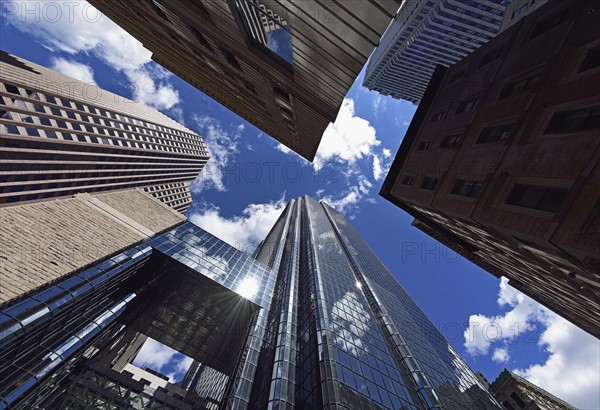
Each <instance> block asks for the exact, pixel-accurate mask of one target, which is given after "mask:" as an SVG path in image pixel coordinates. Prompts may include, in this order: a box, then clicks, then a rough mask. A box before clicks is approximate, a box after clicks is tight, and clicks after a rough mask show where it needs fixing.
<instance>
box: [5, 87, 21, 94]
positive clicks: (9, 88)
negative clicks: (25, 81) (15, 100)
mask: <svg viewBox="0 0 600 410" xmlns="http://www.w3.org/2000/svg"><path fill="white" fill-rule="evenodd" d="M4 85H5V86H6V91H8V92H9V93H11V94H17V95H18V94H20V93H19V89H18V88H17V87H15V86H14V85H10V84H4Z"/></svg>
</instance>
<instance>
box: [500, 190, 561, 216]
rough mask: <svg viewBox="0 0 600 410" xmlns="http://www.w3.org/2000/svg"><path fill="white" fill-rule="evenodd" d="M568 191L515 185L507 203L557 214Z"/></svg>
mask: <svg viewBox="0 0 600 410" xmlns="http://www.w3.org/2000/svg"><path fill="white" fill-rule="evenodd" d="M568 191H569V190H568V189H567V188H557V187H543V186H536V185H525V184H515V186H514V187H513V189H512V191H511V192H510V194H509V195H508V198H507V199H506V203H507V204H508V205H515V206H522V207H524V208H530V209H537V210H540V211H546V212H556V211H557V210H558V208H559V207H560V205H561V204H562V203H563V201H564V199H565V197H566V196H567V193H568Z"/></svg>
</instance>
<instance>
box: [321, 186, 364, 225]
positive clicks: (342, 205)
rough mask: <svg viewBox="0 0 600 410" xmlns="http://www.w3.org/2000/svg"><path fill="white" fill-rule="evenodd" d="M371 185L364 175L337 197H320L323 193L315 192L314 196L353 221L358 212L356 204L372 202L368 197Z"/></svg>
mask: <svg viewBox="0 0 600 410" xmlns="http://www.w3.org/2000/svg"><path fill="white" fill-rule="evenodd" d="M372 187H373V184H372V183H371V181H369V179H368V178H367V177H365V176H364V175H359V177H358V181H357V183H356V184H355V185H352V186H350V188H349V190H347V191H345V192H342V193H341V194H338V195H331V194H330V195H325V196H321V195H322V194H323V192H324V191H322V190H319V191H317V193H316V195H317V197H318V199H319V200H320V201H323V202H325V203H327V204H328V205H329V206H331V207H332V208H334V209H336V210H337V211H338V212H341V213H343V214H345V215H346V217H347V218H348V219H350V220H352V219H354V217H355V216H356V213H357V212H358V204H359V203H360V202H361V201H362V200H365V198H366V200H367V201H369V202H373V201H374V200H373V199H372V198H370V197H369V193H370V192H371V188H372Z"/></svg>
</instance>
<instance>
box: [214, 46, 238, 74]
mask: <svg viewBox="0 0 600 410" xmlns="http://www.w3.org/2000/svg"><path fill="white" fill-rule="evenodd" d="M219 51H220V52H221V55H222V56H223V57H225V60H227V62H228V63H229V64H231V65H232V66H234V67H235V68H237V69H238V70H241V69H242V67H240V63H238V61H237V58H235V56H234V55H233V54H231V52H230V51H229V50H227V49H226V48H224V47H219Z"/></svg>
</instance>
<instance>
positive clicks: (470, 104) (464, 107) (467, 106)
mask: <svg viewBox="0 0 600 410" xmlns="http://www.w3.org/2000/svg"><path fill="white" fill-rule="evenodd" d="M477 100H479V97H475V98H470V99H468V100H463V101H461V103H460V104H458V108H456V113H457V114H460V113H463V112H469V111H473V110H474V109H475V107H477Z"/></svg>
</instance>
